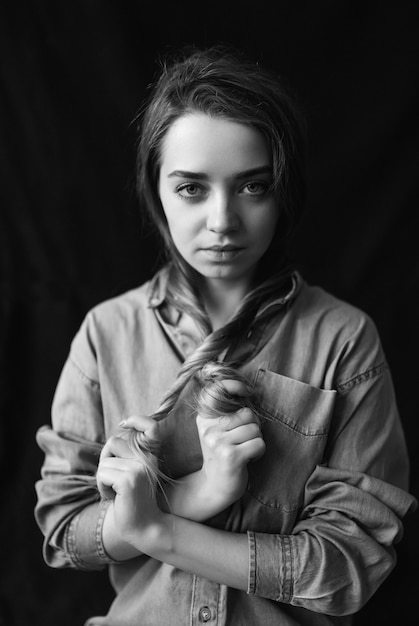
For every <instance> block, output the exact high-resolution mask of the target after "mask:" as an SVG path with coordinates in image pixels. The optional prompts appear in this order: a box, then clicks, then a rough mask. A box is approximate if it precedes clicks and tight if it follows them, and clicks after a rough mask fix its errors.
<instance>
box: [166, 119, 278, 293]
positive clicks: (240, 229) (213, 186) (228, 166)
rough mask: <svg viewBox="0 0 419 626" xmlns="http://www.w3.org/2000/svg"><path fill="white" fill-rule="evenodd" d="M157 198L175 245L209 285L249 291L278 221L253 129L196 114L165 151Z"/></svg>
mask: <svg viewBox="0 0 419 626" xmlns="http://www.w3.org/2000/svg"><path fill="white" fill-rule="evenodd" d="M160 164H161V167H160V176H159V195H160V200H161V203H162V206H163V210H164V213H165V215H166V219H167V223H168V226H169V231H170V234H171V236H172V239H173V242H174V244H175V246H176V248H177V250H178V251H179V253H180V254H181V255H182V257H183V258H184V259H185V261H187V263H189V265H191V266H192V267H193V268H194V269H195V270H196V271H197V272H198V273H199V274H200V275H201V276H202V277H204V279H206V281H207V282H208V283H211V281H214V280H215V281H219V280H222V281H227V282H229V283H231V284H235V285H238V284H240V283H241V284H242V285H243V286H245V287H247V288H248V287H250V285H251V281H252V278H253V276H254V273H255V269H256V266H257V264H258V262H259V260H260V258H261V257H262V255H263V254H264V253H265V252H266V250H267V249H268V247H269V245H270V243H271V241H272V238H273V236H274V232H275V228H276V225H277V221H278V205H277V201H276V199H275V196H274V193H273V192H272V191H271V189H270V186H271V183H272V159H271V154H270V151H269V148H268V145H267V142H266V140H265V138H264V136H263V135H262V134H261V133H260V132H259V131H257V130H256V129H255V128H253V127H251V126H247V125H245V124H241V123H237V122H233V121H229V120H226V119H224V118H214V117H210V116H208V115H204V114H200V113H193V114H189V115H184V116H182V117H180V118H178V119H177V120H176V122H174V124H173V125H172V126H171V127H170V128H169V130H168V131H167V133H166V136H165V138H164V140H163V143H162V150H161V159H160Z"/></svg>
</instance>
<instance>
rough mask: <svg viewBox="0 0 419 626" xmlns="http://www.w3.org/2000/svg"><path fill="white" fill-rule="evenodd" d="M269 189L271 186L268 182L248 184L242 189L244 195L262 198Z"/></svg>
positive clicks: (256, 181)
mask: <svg viewBox="0 0 419 626" xmlns="http://www.w3.org/2000/svg"><path fill="white" fill-rule="evenodd" d="M268 189H269V185H268V183H267V182H265V181H258V180H254V181H251V182H249V183H246V184H245V185H244V186H243V188H242V190H243V193H245V194H247V195H250V196H262V195H264V194H265V193H266V192H267V191H268Z"/></svg>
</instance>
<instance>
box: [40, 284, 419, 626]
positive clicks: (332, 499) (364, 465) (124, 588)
mask: <svg viewBox="0 0 419 626" xmlns="http://www.w3.org/2000/svg"><path fill="white" fill-rule="evenodd" d="M164 277H165V274H164V272H162V273H160V274H158V275H157V276H156V277H155V278H154V280H152V281H150V282H149V283H146V284H145V285H143V286H141V287H139V288H137V289H134V290H131V291H129V292H128V293H126V294H123V295H121V296H118V297H117V298H114V299H111V300H108V301H106V302H104V303H102V304H100V305H98V306H97V307H95V308H94V309H93V310H92V311H90V312H89V313H88V314H87V316H86V318H85V320H84V322H83V324H82V326H81V328H80V330H79V332H78V333H77V335H76V337H75V338H74V340H73V342H72V345H71V350H70V354H69V357H68V360H67V362H66V363H65V365H64V368H63V371H62V374H61V377H60V380H59V383H58V386H57V390H56V394H55V397H54V401H53V407H52V428H51V427H50V426H43V427H41V428H40V429H39V431H38V434H37V441H38V444H39V445H40V447H41V448H42V450H43V451H44V453H45V461H44V464H43V467H42V479H41V480H40V481H39V482H38V483H37V485H36V488H37V493H38V503H37V506H36V510H35V515H36V519H37V522H38V524H39V526H40V528H41V530H42V532H43V533H44V536H45V542H44V558H45V560H46V562H47V563H48V564H49V565H50V566H52V567H58V568H60V567H74V568H78V569H84V570H89V569H90V570H94V569H101V568H103V567H104V566H107V565H108V566H109V570H110V578H111V582H112V585H113V587H114V589H115V592H116V597H115V599H114V601H113V603H112V605H111V607H110V609H109V612H108V615H107V616H102V617H92V618H91V619H90V620H88V622H87V624H88V625H89V626H94V625H99V624H102V625H106V626H134V625H135V626H138V625H141V626H146V625H154V626H161V625H162V624H168V623H169V624H174V625H175V626H198V625H200V624H202V623H208V624H211V625H217V626H222V625H228V626H239V625H251V624H252V625H253V624H254V625H259V624H260V625H262V624H264V625H265V624H281V625H282V626H295V625H302V626H304V625H310V626H313V625H314V626H315V625H319V626H320V625H326V624H350V623H351V614H353V613H355V612H356V611H357V610H359V609H360V608H361V606H362V605H363V604H364V603H365V602H366V601H367V600H368V598H369V597H370V596H371V595H372V594H373V593H374V592H375V590H376V589H377V587H378V586H379V585H380V583H381V582H382V581H383V580H384V579H385V577H386V576H387V575H388V574H389V573H390V571H391V570H392V569H393V567H394V565H395V562H396V556H395V548H394V544H396V543H397V542H398V541H399V540H400V539H401V537H402V533H403V527H402V521H401V520H402V518H403V516H404V515H405V514H406V513H407V512H408V510H409V509H411V508H414V507H415V506H416V501H415V499H414V498H413V497H412V496H411V495H409V494H408V492H407V488H408V458H407V450H406V445H405V439H404V435H403V431H402V427H401V423H400V419H399V415H398V411H397V407H396V402H395V397H394V390H393V385H392V380H391V375H390V372H389V368H388V365H387V363H386V360H385V356H384V354H383V350H382V347H381V345H380V340H379V337H378V335H377V331H376V329H375V326H374V324H373V322H372V321H371V319H370V318H369V317H368V316H367V315H366V314H364V313H363V312H361V311H360V310H358V309H357V308H355V307H353V306H350V305H349V304H347V303H344V302H342V301H341V300H338V299H336V298H334V297H333V296H331V295H329V294H328V293H326V292H325V291H324V290H322V289H321V288H318V287H313V286H309V285H308V284H307V283H305V282H304V280H302V279H301V277H300V276H299V275H298V274H294V275H293V277H292V279H293V280H292V282H293V285H292V287H291V288H290V291H289V292H288V293H287V294H286V295H285V296H284V297H283V298H281V299H279V300H276V301H274V302H271V303H270V305H269V306H274V307H276V309H277V311H276V314H275V315H274V317H273V318H272V319H271V321H270V322H268V323H266V322H262V321H259V322H258V320H256V322H255V323H254V324H253V326H252V327H251V328H249V329H246V332H245V333H244V335H243V337H242V338H241V340H240V341H239V342H238V343H237V345H235V346H234V347H232V349H231V350H230V351H229V352H230V353H229V352H228V353H227V355H226V356H225V360H226V361H230V360H234V359H235V358H236V357H237V356H240V355H245V363H244V365H243V366H242V372H243V373H244V374H245V375H246V376H247V377H248V379H249V381H250V382H251V383H252V384H253V385H254V387H255V389H256V391H257V393H258V397H259V401H260V404H261V407H262V409H263V411H264V412H265V414H266V415H267V416H268V419H266V420H264V422H263V425H262V431H263V436H264V440H265V443H266V452H265V454H264V455H263V456H262V457H261V458H260V459H259V460H257V461H254V462H251V463H250V464H249V467H248V469H249V481H248V486H247V489H246V491H245V493H244V495H243V496H242V498H241V499H240V500H239V501H237V502H236V503H235V504H234V505H233V506H231V507H229V508H228V509H227V510H226V511H224V512H222V513H221V514H219V515H217V516H216V517H214V518H213V519H211V520H208V522H207V524H209V525H212V526H215V527H218V528H224V529H226V530H228V531H231V532H236V533H247V536H248V546H249V569H248V590H247V593H246V592H243V591H239V590H236V589H231V588H227V587H225V586H224V585H219V584H216V583H214V582H212V581H210V580H207V579H204V578H201V577H198V576H194V575H192V574H189V573H186V572H183V571H181V570H178V569H176V568H173V567H172V566H170V565H167V564H165V563H161V562H159V561H157V560H155V559H153V558H151V557H148V556H146V555H142V556H139V557H137V558H134V559H131V560H129V561H125V562H115V561H113V560H112V559H111V558H110V557H109V556H108V555H107V554H106V551H105V549H104V547H103V544H102V533H101V529H102V523H103V519H104V515H105V513H106V508H107V506H108V503H107V502H102V501H100V498H99V496H98V491H97V488H96V481H95V473H96V468H97V463H98V457H99V453H100V450H101V447H102V445H103V443H104V442H105V441H106V440H107V439H108V437H110V436H111V435H114V434H116V433H117V432H118V423H119V422H120V421H121V420H122V419H123V418H124V417H127V416H129V415H132V414H151V413H152V412H153V411H155V410H156V409H157V407H158V405H159V401H160V399H161V398H162V396H163V395H164V393H165V391H166V390H167V389H168V387H169V386H170V385H171V384H172V382H173V381H174V379H175V377H176V375H177V372H178V370H179V368H180V366H181V364H182V360H184V358H185V357H186V356H187V355H188V354H189V353H191V352H192V351H193V349H194V348H195V347H196V345H197V344H198V343H199V341H200V339H199V338H198V337H196V336H191V335H190V334H187V333H185V332H182V330H181V325H180V324H179V323H178V322H179V319H178V318H179V316H178V315H176V314H174V312H173V311H170V310H168V309H167V306H166V305H165V298H164V295H165V278H164ZM260 319H262V318H260ZM192 393H193V385H191V386H190V387H189V388H188V389H187V390H186V391H185V393H183V394H182V396H181V398H180V400H179V402H178V404H177V406H176V408H175V410H174V411H173V413H171V414H170V415H169V416H168V417H167V418H165V420H164V421H163V422H162V438H163V455H164V461H165V464H166V467H167V469H168V470H169V471H170V472H171V474H172V475H173V476H174V477H176V476H182V475H185V474H186V473H190V472H193V471H195V470H197V469H199V468H200V467H201V464H202V456H201V450H200V445H199V439H198V435H197V429H196V423H195V419H194V415H193V412H192V409H191V408H190V406H191V402H190V400H191V394H192Z"/></svg>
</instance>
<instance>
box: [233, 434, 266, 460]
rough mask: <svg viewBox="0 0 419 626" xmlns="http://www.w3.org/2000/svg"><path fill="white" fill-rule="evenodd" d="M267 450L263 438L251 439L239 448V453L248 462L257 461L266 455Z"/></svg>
mask: <svg viewBox="0 0 419 626" xmlns="http://www.w3.org/2000/svg"><path fill="white" fill-rule="evenodd" d="M265 450H266V444H265V442H264V441H263V439H262V437H256V438H255V439H250V440H249V441H245V442H244V443H241V444H239V445H238V446H237V451H238V452H239V453H240V456H241V458H242V459H243V460H247V461H257V459H260V458H261V457H262V456H263V455H264V454H265Z"/></svg>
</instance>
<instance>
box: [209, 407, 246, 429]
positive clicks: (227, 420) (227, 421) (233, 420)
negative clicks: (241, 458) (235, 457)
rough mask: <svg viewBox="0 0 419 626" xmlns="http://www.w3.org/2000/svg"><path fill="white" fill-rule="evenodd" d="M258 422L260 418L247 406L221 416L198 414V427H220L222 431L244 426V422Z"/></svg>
mask: <svg viewBox="0 0 419 626" xmlns="http://www.w3.org/2000/svg"><path fill="white" fill-rule="evenodd" d="M253 423H255V424H257V423H258V419H257V417H256V415H255V414H254V413H253V411H252V410H251V409H249V408H247V407H245V408H242V409H239V410H238V411H236V412H235V413H229V414H228V415H222V416H221V417H202V416H201V415H198V416H197V425H198V428H200V427H201V428H204V429H205V428H211V427H214V428H219V429H220V430H221V431H228V430H233V429H234V428H237V427H238V426H243V425H244V424H253Z"/></svg>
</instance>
